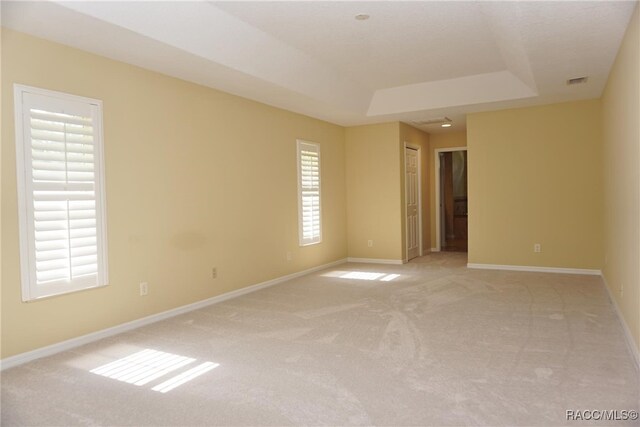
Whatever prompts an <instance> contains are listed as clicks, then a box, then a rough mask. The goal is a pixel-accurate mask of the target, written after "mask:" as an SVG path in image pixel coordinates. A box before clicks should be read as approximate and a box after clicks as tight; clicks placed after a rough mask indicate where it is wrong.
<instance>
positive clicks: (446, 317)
mask: <svg viewBox="0 0 640 427" xmlns="http://www.w3.org/2000/svg"><path fill="white" fill-rule="evenodd" d="M465 256H466V254H433V255H429V256H426V257H423V258H420V259H417V260H415V261H414V262H411V263H409V264H406V265H402V266H393V265H372V264H368V265H366V264H344V265H342V266H339V267H336V268H332V269H328V270H324V271H320V272H317V273H313V274H311V275H308V276H305V277H301V278H298V279H295V280H291V281H289V282H286V283H283V284H280V285H277V286H274V287H271V288H267V289H264V290H261V291H259V292H255V293H251V294H248V295H245V296H242V297H239V298H236V299H233V300H229V301H226V302H224V303H221V304H217V305H213V306H210V307H207V308H204V309H201V310H198V311H194V312H191V313H187V314H184V315H181V316H178V317H174V318H171V319H168V320H165V321H162V322H158V323H155V324H153V325H150V326H147V327H143V328H140V329H137V330H134V331H131V332H129V333H125V334H121V335H118V336H114V337H111V338H108V339H104V340H101V341H97V342H95V343H92V344H89V345H85V346H83V347H79V348H76V349H74V350H72V351H66V352H64V353H60V354H57V355H55V356H52V357H48V358H45V359H40V360H36V361H33V362H31V363H28V364H25V365H22V366H19V367H16V368H13V369H9V370H7V371H5V372H3V373H2V396H1V399H2V400H1V402H2V418H1V421H2V425H6V426H11V425H16V426H17V425H61V426H71V425H127V426H145V425H158V426H159V425H256V426H259V425H389V426H400V425H495V426H512V425H591V424H598V425H614V424H615V425H624V426H631V425H638V421H599V422H584V421H582V422H580V421H567V420H566V411H567V410H593V409H615V410H638V409H639V407H638V406H639V404H638V402H639V396H640V394H639V385H638V384H639V375H638V372H637V370H636V368H635V365H634V362H633V359H632V356H631V354H630V352H629V350H628V348H627V347H626V343H625V340H624V336H623V331H622V328H621V326H620V324H619V323H618V320H617V318H616V315H615V313H614V311H613V308H612V306H611V304H610V302H609V300H608V297H607V294H606V290H605V288H604V285H603V283H602V280H601V279H600V278H599V277H592V276H578V275H562V274H543V273H524V272H505V271H483V270H470V269H467V268H465V267H464V265H465V262H466V258H465ZM393 275H399V276H397V277H395V276H393ZM367 279H373V280H367ZM144 350H148V351H147V352H146V353H141V352H142V351H144ZM151 351H155V352H156V353H152V352H151ZM159 352H163V353H159ZM164 353H168V354H171V355H175V356H173V358H172V356H170V355H168V354H164ZM145 355H146V356H145ZM178 356H182V357H183V359H178ZM135 357H137V358H138V359H137V361H136V359H135ZM154 357H155V359H154ZM123 359H124V360H123ZM191 359H193V360H191ZM162 361H165V362H164V365H162V363H161V362H162ZM167 361H170V362H167ZM180 361H182V363H183V364H184V366H180V363H178V362H180ZM207 362H212V363H211V364H207ZM109 364H111V365H109ZM105 365H106V367H105ZM154 366H155V367H154ZM101 368H102V369H101ZM171 368H174V370H173V371H171V372H165V371H166V370H168V369H171ZM163 369H164V370H165V371H163ZM194 369H195V370H194ZM207 369H209V370H208V371H206V370H207ZM198 370H200V371H198ZM92 371H94V372H92ZM205 371H206V372H205ZM184 372H189V373H191V374H193V375H191V376H193V378H191V379H190V380H189V381H186V382H184V383H182V384H180V385H179V386H177V387H175V388H172V389H171V387H172V385H173V386H175V385H176V384H178V383H180V380H181V379H182V380H183V381H184V380H186V379H189V378H186V377H185V375H181V374H183V373H184ZM198 372H200V373H201V375H199V376H196V375H195V374H197V373H198ZM154 373H155V374H154ZM101 374H102V375H101ZM114 377H115V378H114ZM135 382H138V383H139V384H138V385H136V384H135ZM154 389H155V390H154ZM162 391H165V392H162Z"/></svg>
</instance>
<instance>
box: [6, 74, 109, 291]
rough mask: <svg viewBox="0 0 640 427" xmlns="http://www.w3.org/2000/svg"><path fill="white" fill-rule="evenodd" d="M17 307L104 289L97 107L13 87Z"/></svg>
mask: <svg viewBox="0 0 640 427" xmlns="http://www.w3.org/2000/svg"><path fill="white" fill-rule="evenodd" d="M14 95H15V115H16V160H17V173H18V215H19V223H20V265H21V275H22V300H23V301H30V300H34V299H37V298H42V297H47V296H51V295H58V294H63V293H67V292H73V291H78V290H83V289H88V288H94V287H97V286H104V285H106V284H107V242H106V224H105V221H106V217H105V203H104V196H105V194H104V175H103V172H104V168H103V148H102V103H101V101H98V100H95V99H88V98H82V97H78V96H73V95H67V94H64V93H59V92H52V91H48V90H43V89H37V88H32V87H28V86H22V85H15V87H14Z"/></svg>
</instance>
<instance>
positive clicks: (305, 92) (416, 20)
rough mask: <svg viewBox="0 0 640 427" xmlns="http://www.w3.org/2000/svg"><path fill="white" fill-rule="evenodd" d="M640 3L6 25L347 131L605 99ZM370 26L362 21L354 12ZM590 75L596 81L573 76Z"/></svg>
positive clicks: (86, 10)
mask: <svg viewBox="0 0 640 427" xmlns="http://www.w3.org/2000/svg"><path fill="white" fill-rule="evenodd" d="M636 4H637V2H636V1H611V0H606V1H570V2H569V1H567V2H563V1H554V2H541V1H513V2H453V1H425V2H421V1H407V2H401V1H377V2H368V1H338V2H315V1H313V2H312V1H298V2H269V1H258V2H245V1H242V2H213V1H212V2H207V1H188V2H138V1H128V2H126V1H123V2H95V1H94V2H88V1H87V2H82V1H80V2H78V1H74V2H5V1H3V2H2V6H1V7H2V25H3V26H6V27H9V28H13V29H15V30H18V31H23V32H26V33H29V34H33V35H35V36H39V37H42V38H46V39H50V40H53V41H57V42H60V43H63V44H66V45H70V46H74V47H77V48H80V49H83V50H87V51H91V52H95V53H97V54H100V55H104V56H107V57H110V58H113V59H117V60H121V61H124V62H128V63H131V64H134V65H138V66H141V67H144V68H148V69H152V70H155V71H159V72H162V73H165V74H168V75H172V76H175V77H179V78H182V79H185V80H189V81H193V82H196V83H199V84H203V85H206V86H210V87H214V88H217V89H220V90H223V91H227V92H231V93H234V94H237V95H240V96H243V97H246V98H250V99H255V100H257V101H260V102H264V103H267V104H270V105H274V106H277V107H281V108H285V109H288V110H292V111H296V112H299V113H302V114H307V115H310V116H313V117H317V118H320V119H323V120H327V121H330V122H333V123H337V124H341V125H357V124H365V123H377V122H384V121H390V120H401V121H405V122H408V123H412V122H413V121H424V120H428V119H432V118H436V117H444V116H447V117H450V118H451V119H453V121H454V125H453V126H452V127H451V128H449V130H444V129H441V128H440V127H439V126H438V125H435V126H433V125H431V126H422V128H423V129H425V130H427V131H429V132H442V131H450V130H456V129H463V128H464V127H465V116H466V114H467V113H469V112H476V111H487V110H494V109H500V108H509V107H520V106H529V105H539V104H546V103H552V102H562V101H570V100H578V99H588V98H596V97H599V96H600V95H601V93H602V90H603V89H604V85H605V83H606V80H607V76H608V74H609V70H610V68H611V65H612V63H613V60H614V58H615V55H616V53H617V51H618V48H619V46H620V42H621V40H622V37H623V35H624V31H625V29H626V27H627V25H628V22H629V19H630V17H631V14H632V11H633V9H634V7H635V6H636ZM360 13H366V14H369V15H370V16H371V17H370V19H368V20H365V21H358V20H355V19H354V17H355V15H357V14H360ZM585 75H587V76H589V79H588V81H587V83H586V84H583V85H577V86H567V85H566V83H565V82H566V80H567V79H569V78H573V77H579V76H585Z"/></svg>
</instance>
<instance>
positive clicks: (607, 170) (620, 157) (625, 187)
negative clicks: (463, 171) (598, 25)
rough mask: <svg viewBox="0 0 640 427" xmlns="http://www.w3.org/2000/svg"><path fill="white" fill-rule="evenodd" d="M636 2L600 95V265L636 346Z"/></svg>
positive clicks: (639, 267) (639, 51)
mask: <svg viewBox="0 0 640 427" xmlns="http://www.w3.org/2000/svg"><path fill="white" fill-rule="evenodd" d="M639 14H640V7H638V6H636V10H635V13H634V14H633V18H632V21H631V23H630V25H629V27H628V29H627V33H626V35H625V38H624V41H623V43H622V46H621V48H620V51H619V52H618V56H617V58H616V61H615V64H614V66H613V69H612V71H611V74H610V75H609V81H608V82H607V86H606V89H605V91H604V95H603V97H602V123H603V136H604V143H603V147H604V150H603V153H602V154H603V159H604V194H605V198H604V235H605V239H604V248H605V252H604V269H603V274H604V277H605V280H606V282H607V285H608V286H609V288H610V290H611V294H612V295H613V296H614V298H615V299H616V302H617V304H618V306H619V307H620V311H621V312H622V315H623V316H624V319H625V321H626V324H627V325H628V326H629V329H630V331H631V335H632V336H633V339H634V340H635V343H636V346H637V348H638V351H640V262H639V261H638V260H640V173H639V171H640V108H639V105H638V104H639V103H640V66H639V64H640V32H639V29H638V27H639V25H640V22H639V21H640V17H639Z"/></svg>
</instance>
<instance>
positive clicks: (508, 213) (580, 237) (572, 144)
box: [467, 100, 603, 269]
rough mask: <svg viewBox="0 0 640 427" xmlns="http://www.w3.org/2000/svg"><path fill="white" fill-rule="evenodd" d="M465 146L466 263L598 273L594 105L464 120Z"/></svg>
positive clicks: (596, 111)
mask: <svg viewBox="0 0 640 427" xmlns="http://www.w3.org/2000/svg"><path fill="white" fill-rule="evenodd" d="M467 144H468V149H469V152H468V156H469V175H468V180H469V262H470V263H485V264H508V265H525V266H541V267H566V268H585V269H600V268H601V267H602V243H603V237H602V211H603V208H602V200H603V195H602V178H601V173H602V161H601V154H602V151H601V150H602V144H601V126H600V101H599V100H590V101H580V102H570V103H562V104H553V105H546V106H541V107H531V108H521V109H511V110H504V111H495V112H488V113H476V114H470V115H469V116H468V117H467ZM534 243H540V244H541V245H542V253H534V252H533V245H534Z"/></svg>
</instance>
